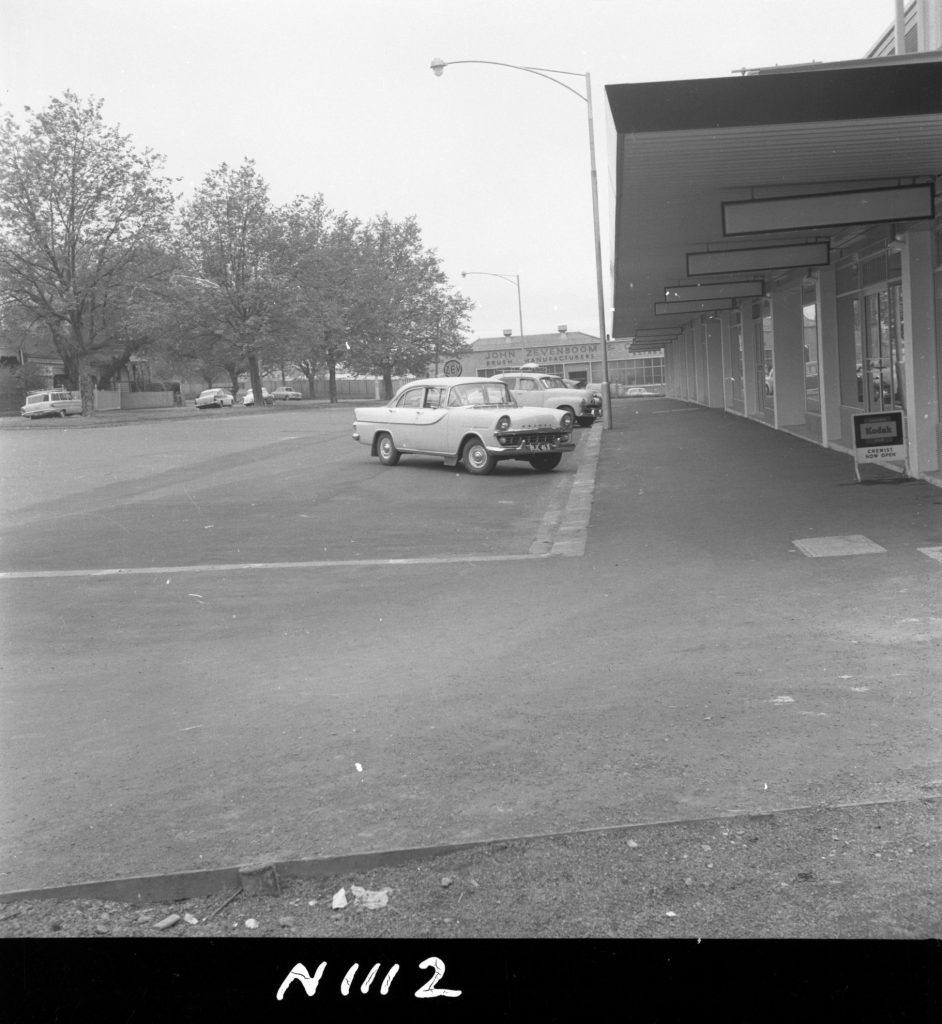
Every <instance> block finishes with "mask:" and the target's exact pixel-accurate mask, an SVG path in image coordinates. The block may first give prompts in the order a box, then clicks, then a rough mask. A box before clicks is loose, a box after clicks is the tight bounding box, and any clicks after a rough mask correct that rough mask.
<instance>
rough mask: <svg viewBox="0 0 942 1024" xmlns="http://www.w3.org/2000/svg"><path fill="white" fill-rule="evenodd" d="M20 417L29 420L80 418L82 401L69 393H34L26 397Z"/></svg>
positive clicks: (60, 391)
mask: <svg viewBox="0 0 942 1024" xmlns="http://www.w3.org/2000/svg"><path fill="white" fill-rule="evenodd" d="M20 415H21V416H25V417H26V418H27V419H30V420H32V419H38V418H39V417H40V416H62V417H65V416H81V415H82V400H81V398H77V397H74V396H73V395H72V392H71V391H62V390H59V391H34V392H33V393H32V394H31V395H27V396H26V404H25V405H23V406H22V407H21V408H20Z"/></svg>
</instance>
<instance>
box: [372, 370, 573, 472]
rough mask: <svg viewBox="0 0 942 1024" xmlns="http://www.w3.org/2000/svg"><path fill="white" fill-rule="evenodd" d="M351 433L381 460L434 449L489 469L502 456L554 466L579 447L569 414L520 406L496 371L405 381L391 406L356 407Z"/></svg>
mask: <svg viewBox="0 0 942 1024" xmlns="http://www.w3.org/2000/svg"><path fill="white" fill-rule="evenodd" d="M354 415H355V417H356V419H355V422H354V424H353V439H354V440H355V441H359V442H360V444H365V445H367V447H368V448H369V450H370V454H371V455H375V456H376V458H378V459H379V461H380V462H381V463H382V465H384V466H395V465H396V464H397V463H398V462H399V457H400V456H401V455H431V456H434V457H437V458H440V459H443V460H444V462H445V465H446V466H456V465H457V464H458V462H459V461H460V462H461V463H462V464H463V465H464V468H465V469H466V470H467V471H468V472H469V473H474V474H476V475H483V474H485V473H490V472H491V471H492V470H493V469H494V467H495V466H496V465H497V463H498V462H500V461H503V460H505V459H514V460H516V461H518V462H529V463H530V465H531V466H532V467H533V468H534V469H535V470H537V472H540V473H548V472H550V471H551V470H553V469H555V468H556V467H557V466H558V465H559V463H560V460H561V459H562V457H563V453H564V452H571V451H573V450H574V449H575V447H576V446H575V443H574V442H573V440H572V429H573V417H572V413H571V412H568V411H567V412H561V411H560V410H559V409H541V408H533V407H528V408H526V409H522V408H520V407H519V406H518V405H517V402H516V401H515V399H514V396H513V395H512V394H511V393H510V391H509V390H508V388H507V385H506V384H505V383H504V382H503V381H500V380H497V379H495V378H494V377H488V378H483V377H436V378H430V379H428V380H417V381H413V382H412V383H411V384H406V385H405V386H403V387H401V388H400V389H399V391H397V392H396V395H395V396H394V398H393V400H392V401H391V402H390V403H389V404H388V405H381V406H362V407H360V408H358V409H356V410H355V413H354Z"/></svg>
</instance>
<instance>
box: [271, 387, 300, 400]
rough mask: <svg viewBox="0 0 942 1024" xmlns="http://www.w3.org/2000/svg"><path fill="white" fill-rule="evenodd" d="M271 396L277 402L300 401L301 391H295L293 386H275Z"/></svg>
mask: <svg viewBox="0 0 942 1024" xmlns="http://www.w3.org/2000/svg"><path fill="white" fill-rule="evenodd" d="M271 397H272V398H273V399H274V400H275V401H276V402H300V401H301V392H300V391H294V390H293V389H292V388H275V390H274V391H273V392H272V393H271Z"/></svg>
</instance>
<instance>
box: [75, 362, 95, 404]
mask: <svg viewBox="0 0 942 1024" xmlns="http://www.w3.org/2000/svg"><path fill="white" fill-rule="evenodd" d="M78 382H79V395H80V396H81V399H82V415H83V416H94V415H95V382H94V381H93V380H92V375H91V373H90V372H89V367H88V364H87V363H86V362H85V360H84V359H82V360H80V361H79V365H78Z"/></svg>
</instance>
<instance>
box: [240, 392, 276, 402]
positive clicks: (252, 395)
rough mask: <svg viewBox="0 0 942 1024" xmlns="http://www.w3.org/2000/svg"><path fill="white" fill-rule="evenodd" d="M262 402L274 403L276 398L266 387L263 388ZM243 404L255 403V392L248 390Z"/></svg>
mask: <svg viewBox="0 0 942 1024" xmlns="http://www.w3.org/2000/svg"><path fill="white" fill-rule="evenodd" d="M262 402H263V404H265V405H274V402H275V400H274V399H273V398H272V396H271V395H270V394H269V393H268V391H267V390H266V389H265V388H262ZM242 404H243V405H255V392H254V391H246V393H245V397H244V398H243V399H242Z"/></svg>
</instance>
